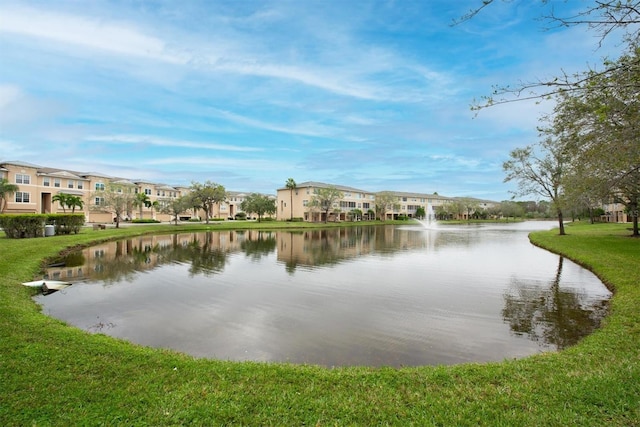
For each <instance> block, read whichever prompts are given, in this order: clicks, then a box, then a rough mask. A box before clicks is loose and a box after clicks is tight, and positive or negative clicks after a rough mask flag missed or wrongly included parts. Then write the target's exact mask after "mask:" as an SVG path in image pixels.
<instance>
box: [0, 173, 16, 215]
mask: <svg viewBox="0 0 640 427" xmlns="http://www.w3.org/2000/svg"><path fill="white" fill-rule="evenodd" d="M18 190H20V187H18V186H17V185H16V184H11V183H10V182H9V181H8V180H6V179H5V178H0V213H2V212H4V208H5V205H6V200H7V198H8V197H9V196H10V195H12V194H14V193H15V192H17V191H18Z"/></svg>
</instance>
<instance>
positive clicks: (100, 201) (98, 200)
mask: <svg viewBox="0 0 640 427" xmlns="http://www.w3.org/2000/svg"><path fill="white" fill-rule="evenodd" d="M95 203H96V206H102V205H104V197H96V200H95Z"/></svg>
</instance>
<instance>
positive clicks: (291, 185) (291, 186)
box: [286, 178, 298, 220]
mask: <svg viewBox="0 0 640 427" xmlns="http://www.w3.org/2000/svg"><path fill="white" fill-rule="evenodd" d="M286 186H287V188H288V189H289V194H290V195H291V204H290V205H289V209H290V211H291V219H292V220H293V190H295V189H296V188H297V186H298V184H296V182H295V181H294V179H293V178H289V179H287V184H286Z"/></svg>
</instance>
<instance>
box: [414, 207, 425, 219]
mask: <svg viewBox="0 0 640 427" xmlns="http://www.w3.org/2000/svg"><path fill="white" fill-rule="evenodd" d="M426 216H427V212H426V211H425V210H424V207H422V206H418V208H417V209H416V217H417V218H420V219H423V218H425V217H426Z"/></svg>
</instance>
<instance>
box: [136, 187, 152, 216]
mask: <svg viewBox="0 0 640 427" xmlns="http://www.w3.org/2000/svg"><path fill="white" fill-rule="evenodd" d="M150 204H151V199H149V196H148V195H146V194H145V193H138V194H136V199H135V201H134V202H133V205H134V206H138V208H140V218H139V219H142V208H144V207H145V206H146V207H149V206H150Z"/></svg>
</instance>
